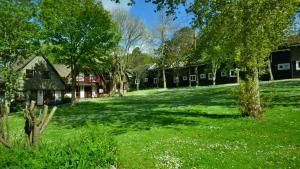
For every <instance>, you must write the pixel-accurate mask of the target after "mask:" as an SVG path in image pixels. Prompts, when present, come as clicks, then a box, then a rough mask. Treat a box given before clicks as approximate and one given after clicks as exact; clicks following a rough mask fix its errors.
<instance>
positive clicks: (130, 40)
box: [113, 10, 147, 95]
mask: <svg viewBox="0 0 300 169" xmlns="http://www.w3.org/2000/svg"><path fill="white" fill-rule="evenodd" d="M113 19H114V20H115V21H116V22H117V24H118V28H119V31H120V32H121V34H122V38H121V41H120V44H119V46H120V49H121V50H120V52H119V53H116V55H115V56H116V57H115V59H116V61H117V63H118V64H116V66H117V68H116V69H115V70H116V71H117V72H114V75H115V76H117V77H116V78H115V79H118V82H119V84H120V89H119V93H120V95H123V94H124V81H125V78H126V73H127V69H128V65H129V55H130V50H131V49H132V48H133V47H136V46H142V44H143V42H144V40H145V39H146V37H147V30H146V28H145V26H144V23H143V22H142V21H141V20H139V19H138V18H137V17H135V16H132V15H130V14H129V13H128V12H127V11H125V10H117V11H115V12H114V13H113Z"/></svg>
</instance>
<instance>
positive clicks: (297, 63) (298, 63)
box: [296, 60, 300, 70]
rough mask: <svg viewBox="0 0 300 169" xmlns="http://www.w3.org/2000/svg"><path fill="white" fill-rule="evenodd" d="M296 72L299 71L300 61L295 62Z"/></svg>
mask: <svg viewBox="0 0 300 169" xmlns="http://www.w3.org/2000/svg"><path fill="white" fill-rule="evenodd" d="M296 70H300V60H298V61H296Z"/></svg>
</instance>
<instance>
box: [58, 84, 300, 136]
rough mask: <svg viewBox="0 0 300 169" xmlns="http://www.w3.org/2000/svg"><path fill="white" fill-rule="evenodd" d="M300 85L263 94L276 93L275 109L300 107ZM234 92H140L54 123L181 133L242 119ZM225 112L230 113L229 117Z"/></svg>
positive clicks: (86, 105)
mask: <svg viewBox="0 0 300 169" xmlns="http://www.w3.org/2000/svg"><path fill="white" fill-rule="evenodd" d="M299 82H300V81H292V82H285V81H283V82H276V83H271V84H269V83H267V84H262V93H263V94H267V93H268V92H270V91H274V93H275V94H274V97H273V102H272V105H271V106H296V105H297V104H298V105H299V101H298V100H299V93H300V91H299V87H298V86H300V83H299ZM282 86H283V87H282ZM234 88H235V87H233V86H223V87H222V86H221V87H218V86H217V87H199V88H191V89H190V88H185V89H171V90H153V91H140V92H137V93H133V94H129V96H125V97H114V98H105V99H98V100H91V101H84V102H79V103H77V104H76V105H75V106H74V107H69V106H62V107H60V108H59V110H58V112H57V113H56V115H55V117H54V122H56V124H57V125H59V126H61V127H66V128H77V127H82V126H84V125H87V123H96V124H100V125H104V126H107V127H109V128H111V129H112V130H113V132H114V133H116V134H120V133H124V132H127V131H129V130H131V131H134V130H149V129H151V128H152V127H165V128H176V129H177V128H178V126H179V125H184V126H195V125H200V124H207V125H210V124H213V123H223V121H224V120H227V119H237V118H240V117H241V116H240V115H239V114H238V113H237V111H236V110H237V108H236V105H235V101H234V97H233V95H232V94H231V93H233V92H232V90H233V89H234ZM295 90H298V91H297V92H295ZM143 92H144V93H143ZM297 94H298V95H297ZM297 98H298V99H297ZM224 108H226V109H227V110H226V111H227V112H230V113H226V112H225V110H224ZM234 112H235V113H234Z"/></svg>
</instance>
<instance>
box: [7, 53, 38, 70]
mask: <svg viewBox="0 0 300 169" xmlns="http://www.w3.org/2000/svg"><path fill="white" fill-rule="evenodd" d="M35 57H36V56H30V57H29V58H27V59H25V60H21V61H18V62H16V63H14V64H13V65H12V68H13V70H15V71H18V70H21V69H23V68H24V67H25V66H26V65H27V64H28V63H30V62H31V61H32V60H33V59H34V58H35Z"/></svg>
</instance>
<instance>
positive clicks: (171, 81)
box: [131, 43, 300, 88]
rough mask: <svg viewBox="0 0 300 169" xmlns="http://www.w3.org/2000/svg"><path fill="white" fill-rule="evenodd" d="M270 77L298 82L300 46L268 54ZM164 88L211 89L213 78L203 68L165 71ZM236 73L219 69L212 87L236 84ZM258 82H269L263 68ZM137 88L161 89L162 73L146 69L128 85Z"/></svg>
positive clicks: (283, 47) (295, 45) (187, 67)
mask: <svg viewBox="0 0 300 169" xmlns="http://www.w3.org/2000/svg"><path fill="white" fill-rule="evenodd" d="M269 59H270V62H271V69H272V74H273V77H274V79H275V80H280V79H292V78H300V43H299V44H294V45H289V46H280V47H279V48H278V50H276V51H274V52H272V53H271V55H270V57H269ZM165 72H166V81H167V87H168V88H172V87H185V86H198V85H200V86H201V85H211V84H212V83H213V75H212V73H210V69H209V68H208V66H207V65H204V64H202V65H192V66H181V67H179V68H176V69H174V68H166V70H165ZM237 74H238V73H237V71H236V69H234V68H233V69H220V70H219V71H218V72H217V75H216V84H226V83H236V82H237V79H238V78H237ZM260 79H261V80H269V79H270V75H269V73H268V71H267V67H264V68H262V69H261V77H260ZM137 83H139V87H140V88H154V87H159V86H162V85H163V84H162V83H163V81H162V71H161V70H160V69H158V68H156V67H155V66H152V67H150V68H149V69H148V71H147V74H146V77H145V78H143V79H135V80H132V81H131V85H133V86H134V85H137Z"/></svg>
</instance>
